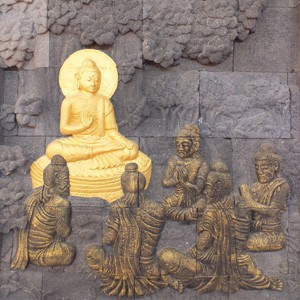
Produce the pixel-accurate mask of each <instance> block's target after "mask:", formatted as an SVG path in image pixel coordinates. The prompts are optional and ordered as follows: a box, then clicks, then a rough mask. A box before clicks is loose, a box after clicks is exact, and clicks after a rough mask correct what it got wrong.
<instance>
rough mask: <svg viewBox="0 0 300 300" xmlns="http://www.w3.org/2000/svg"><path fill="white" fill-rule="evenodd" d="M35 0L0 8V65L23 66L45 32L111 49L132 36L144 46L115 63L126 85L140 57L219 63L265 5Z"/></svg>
mask: <svg viewBox="0 0 300 300" xmlns="http://www.w3.org/2000/svg"><path fill="white" fill-rule="evenodd" d="M40 2H41V1H40V0H30V1H28V0H27V1H25V0H24V1H17V0H15V1H9V3H8V2H4V3H3V4H2V5H1V4H0V10H1V11H2V13H3V16H4V17H3V18H2V24H1V25H2V27H1V28H2V29H1V30H0V40H1V41H2V46H1V48H0V58H1V66H3V67H12V66H17V67H22V65H23V64H24V62H25V61H26V60H29V59H31V57H32V53H33V51H34V49H35V38H36V36H37V35H39V34H42V33H45V32H46V31H48V30H49V31H51V32H53V33H54V34H57V35H59V34H62V33H63V32H66V33H72V34H76V35H77V36H78V38H79V39H80V41H81V43H82V45H84V46H89V45H92V44H95V43H96V44H98V45H100V46H112V45H113V44H114V42H115V40H116V38H117V37H118V36H119V35H125V34H127V33H128V32H133V33H134V34H135V35H136V36H137V37H138V38H139V39H141V41H142V42H143V46H142V48H141V49H140V53H138V54H135V55H134V57H132V56H125V57H124V58H123V60H122V61H120V62H119V63H120V66H119V68H120V69H121V70H122V71H121V73H122V75H123V76H122V80H123V79H124V82H126V81H128V80H130V76H132V74H133V73H134V70H135V68H137V67H140V63H139V60H140V57H143V58H144V60H146V61H152V62H154V63H156V64H159V65H161V66H163V67H169V66H171V65H176V64H178V63H179V62H180V59H181V57H186V58H190V59H197V60H198V61H199V62H200V63H202V64H218V63H220V62H222V61H224V60H225V59H226V58H227V57H228V56H229V55H230V54H231V53H232V50H233V42H234V41H235V40H236V39H239V40H241V41H243V40H245V39H246V38H247V37H248V35H249V33H250V32H252V31H253V30H254V27H255V24H256V21H257V19H258V18H259V15H260V13H261V11H262V9H263V8H264V7H265V2H266V1H265V0H213V1H194V0H189V1H187V3H186V5H185V6H184V7H183V6H182V3H181V2H177V1H175V0H174V1H172V3H170V2H169V1H151V2H150V1H145V2H144V3H142V2H141V1H137V0H135V1H130V2H129V1H124V0H123V1H118V2H113V1H108V0H107V1H91V0H71V1H63V0H50V1H49V5H48V9H47V8H46V7H45V5H44V4H41V3H40ZM47 10H48V11H47ZM47 14H48V16H47ZM16 20H17V21H16ZM124 75H128V77H126V76H124ZM123 77H124V78H123Z"/></svg>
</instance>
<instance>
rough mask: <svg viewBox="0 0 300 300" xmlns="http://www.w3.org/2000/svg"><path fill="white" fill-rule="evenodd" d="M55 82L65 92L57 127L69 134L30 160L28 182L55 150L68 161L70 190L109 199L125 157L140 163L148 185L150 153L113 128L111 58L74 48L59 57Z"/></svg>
mask: <svg viewBox="0 0 300 300" xmlns="http://www.w3.org/2000/svg"><path fill="white" fill-rule="evenodd" d="M59 84H60V87H61V89H62V92H63V94H64V95H65V96H66V98H65V99H64V100H63V102H62V106H61V116H60V131H61V133H62V134H64V135H70V136H69V137H64V138H61V139H57V140H54V141H53V142H52V143H50V144H49V145H48V147H47V148H46V155H45V156H43V157H41V158H39V159H38V160H37V161H35V162H34V163H33V165H32V166H31V177H32V183H33V187H38V186H41V185H42V173H43V169H44V168H45V167H46V165H47V164H48V163H49V162H50V160H51V158H52V157H53V156H54V155H57V154H59V155H61V156H63V157H64V158H65V160H66V161H67V163H68V167H69V170H70V182H71V195H73V196H84V197H101V198H103V199H105V200H107V201H109V202H112V201H114V200H116V199H118V198H120V197H121V196H122V195H123V191H122V188H121V184H120V177H121V175H122V173H123V171H124V166H125V164H127V163H129V162H135V163H137V164H138V165H139V168H140V170H141V172H142V173H143V174H144V175H145V177H146V179H147V185H148V184H149V180H150V177H151V160H150V158H148V157H147V156H146V155H145V154H143V153H142V152H140V151H139V150H138V146H137V145H136V144H135V143H134V142H132V141H130V140H128V139H127V138H125V137H124V136H122V135H121V134H120V133H119V131H118V126H117V122H116V118H115V114H114V109H113V106H112V103H111V101H110V97H111V96H112V95H113V93H114V92H115V90H116V88H117V84H118V73H117V68H116V64H115V62H114V61H113V60H112V59H111V58H110V57H109V56H108V55H106V54H105V53H103V52H101V51H98V50H92V49H86V50H80V51H77V52H75V53H73V54H72V55H71V56H70V57H69V58H68V59H67V60H66V61H65V62H64V64H63V66H62V68H61V70H60V74H59Z"/></svg>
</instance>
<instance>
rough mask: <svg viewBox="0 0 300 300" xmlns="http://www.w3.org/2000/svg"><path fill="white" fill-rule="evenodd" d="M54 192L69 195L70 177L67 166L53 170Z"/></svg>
mask: <svg viewBox="0 0 300 300" xmlns="http://www.w3.org/2000/svg"><path fill="white" fill-rule="evenodd" d="M54 176H55V193H56V195H58V196H61V197H65V198H66V197H68V196H69V195H70V179H69V171H68V169H67V168H61V170H59V171H57V172H55V175H54Z"/></svg>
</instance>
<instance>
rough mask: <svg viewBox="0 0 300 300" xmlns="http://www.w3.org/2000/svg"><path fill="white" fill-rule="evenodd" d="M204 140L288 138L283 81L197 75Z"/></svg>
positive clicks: (270, 77) (252, 75)
mask: <svg viewBox="0 0 300 300" xmlns="http://www.w3.org/2000/svg"><path fill="white" fill-rule="evenodd" d="M200 76H201V77H200V111H201V119H200V127H201V130H202V134H203V136H209V137H227V138H290V137H291V128H290V119H291V115H290V91H289V87H288V85H287V83H286V77H284V76H283V75H277V74H268V73H267V74H265V73H264V74H262V73H208V72H201V75H200Z"/></svg>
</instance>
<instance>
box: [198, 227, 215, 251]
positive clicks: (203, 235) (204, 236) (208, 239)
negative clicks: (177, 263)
mask: <svg viewBox="0 0 300 300" xmlns="http://www.w3.org/2000/svg"><path fill="white" fill-rule="evenodd" d="M213 241H214V238H213V236H212V234H211V233H210V232H209V231H207V230H203V231H201V232H200V234H199V236H198V238H197V251H200V252H201V251H204V250H205V249H207V248H209V247H210V246H211V245H212V243H213Z"/></svg>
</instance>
